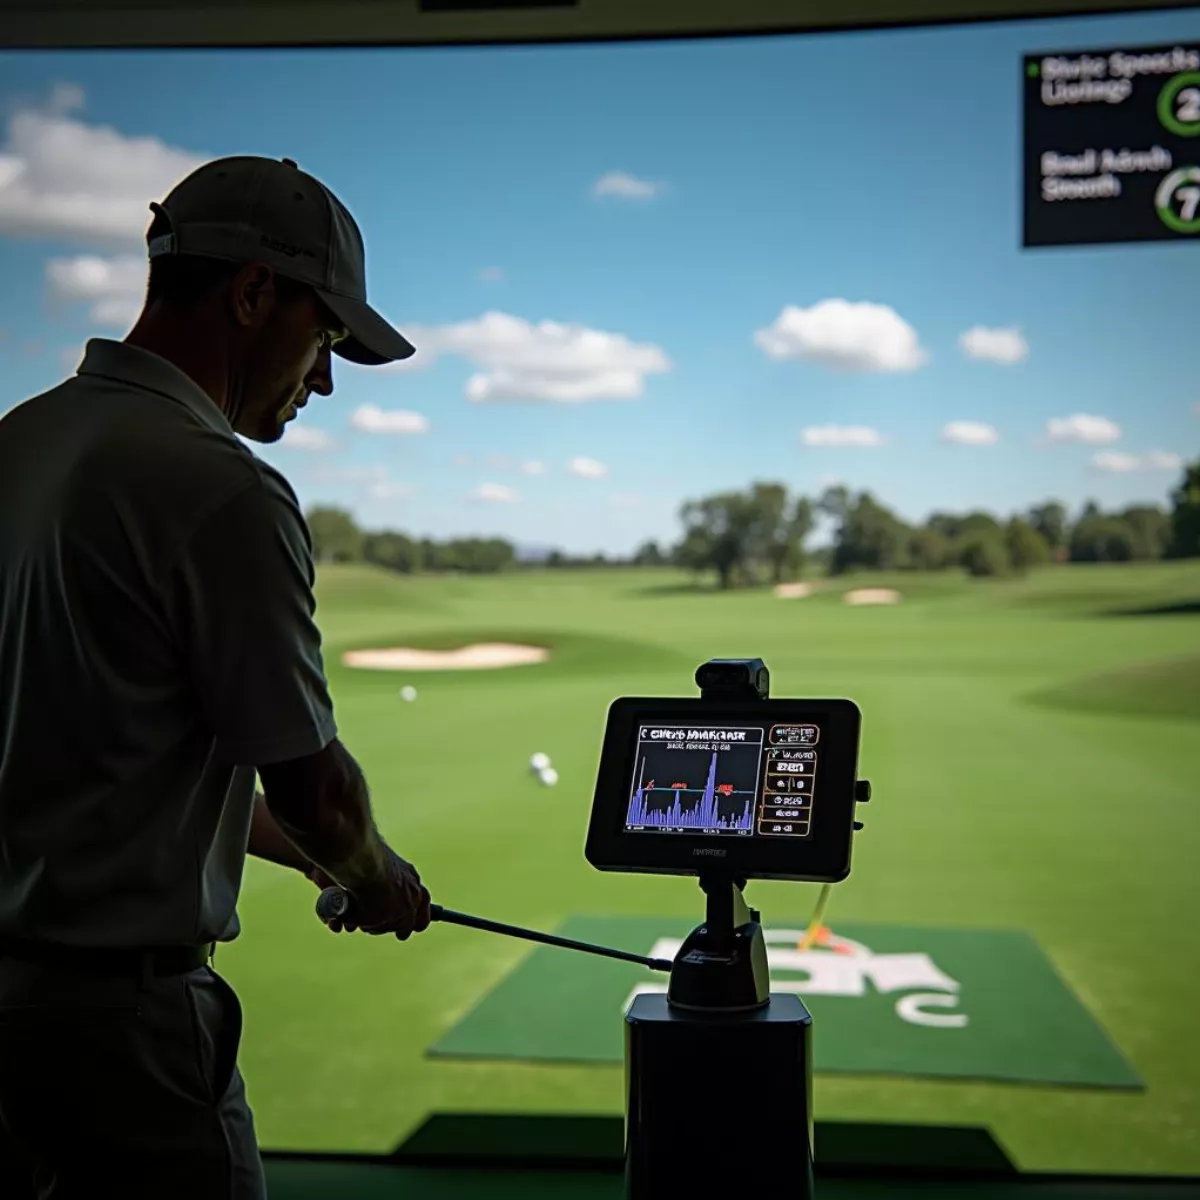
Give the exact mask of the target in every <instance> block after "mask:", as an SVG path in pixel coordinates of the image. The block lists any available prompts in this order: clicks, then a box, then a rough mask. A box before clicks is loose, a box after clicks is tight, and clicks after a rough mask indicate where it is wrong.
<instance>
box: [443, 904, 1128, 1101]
mask: <svg viewBox="0 0 1200 1200" xmlns="http://www.w3.org/2000/svg"><path fill="white" fill-rule="evenodd" d="M695 924H696V922H695V920H688V919H686V918H682V919H681V918H678V917H673V918H672V917H664V918H658V917H590V916H575V917H571V918H569V919H568V920H567V921H566V922H564V924H563V925H562V926H560V928H559V929H558V930H556V932H557V933H559V934H561V935H563V936H564V937H570V938H577V939H579V940H581V941H587V942H596V943H599V944H600V945H604V946H613V947H616V948H617V949H621V950H629V951H632V952H634V953H636V954H645V955H650V956H653V957H656V958H673V957H674V955H675V952H676V950H677V949H678V947H679V944H680V942H681V941H682V939H683V938H684V937H686V935H687V934H688V933H689V932H690V931H691V929H692V927H693V926H694V925H695ZM764 934H765V936H766V940H767V958H768V962H769V963H770V970H771V990H772V991H791V992H795V993H797V994H798V995H799V996H800V997H801V999H803V1001H804V1003H805V1004H806V1005H807V1007H808V1009H809V1011H810V1012H811V1013H812V1015H813V1022H814V1028H813V1054H814V1063H813V1065H814V1069H815V1070H817V1071H835V1072H836V1071H843V1072H858V1073H862V1074H873V1075H877V1074H886V1075H914V1076H935V1077H936V1076H941V1077H946V1078H958V1079H987V1080H997V1081H1007V1082H1021V1083H1042V1084H1058V1085H1065V1086H1076V1087H1097V1088H1140V1087H1142V1081H1141V1079H1140V1078H1139V1077H1138V1075H1137V1073H1136V1072H1135V1071H1134V1070H1133V1068H1132V1067H1131V1066H1130V1064H1129V1063H1128V1062H1126V1061H1125V1059H1124V1057H1123V1056H1122V1054H1121V1052H1120V1051H1119V1050H1118V1049H1117V1047H1116V1046H1115V1045H1114V1044H1113V1042H1112V1041H1111V1040H1110V1039H1109V1037H1108V1035H1107V1034H1106V1033H1105V1032H1104V1030H1103V1029H1101V1027H1100V1026H1099V1024H1098V1023H1097V1022H1096V1020H1095V1019H1094V1018H1093V1017H1092V1015H1091V1014H1090V1013H1089V1012H1088V1010H1087V1009H1086V1008H1084V1006H1083V1004H1082V1003H1081V1002H1080V1001H1079V999H1078V998H1077V997H1076V996H1075V994H1074V993H1073V992H1072V991H1071V990H1070V989H1069V988H1068V987H1067V985H1066V983H1065V982H1064V980H1063V979H1062V978H1061V977H1060V976H1059V974H1058V972H1057V971H1056V970H1055V969H1054V966H1053V965H1052V964H1051V962H1050V960H1049V959H1048V958H1047V957H1046V955H1045V954H1044V953H1043V952H1042V950H1041V948H1040V947H1039V946H1038V944H1037V943H1036V942H1035V941H1034V940H1033V939H1032V938H1031V937H1029V936H1028V935H1027V934H1025V933H1020V932H1015V931H1008V930H990V929H988V930H979V929H920V928H906V927H903V926H896V925H866V924H852V923H850V922H846V923H838V924H836V925H835V926H833V928H832V929H830V930H827V931H825V934H824V935H823V937H822V939H821V944H819V945H817V946H814V947H813V948H811V949H807V950H800V949H799V942H800V939H801V938H802V937H803V934H804V924H803V923H802V922H798V923H797V924H796V925H795V926H794V927H791V928H781V927H779V926H772V927H771V928H768V929H765V930H764ZM639 990H644V991H665V990H666V976H665V975H663V974H661V973H658V972H653V971H649V970H646V969H644V968H642V967H639V966H636V965H633V964H629V963H623V962H619V961H616V960H614V959H605V958H598V957H596V956H594V955H586V954H579V953H576V952H573V951H570V950H561V949H554V948H551V947H538V948H537V949H536V950H534V951H533V952H532V953H531V954H530V955H529V956H528V957H527V958H525V959H524V960H523V961H522V962H521V963H520V964H519V965H518V966H517V967H516V969H515V970H513V971H512V972H511V973H510V974H509V975H508V976H507V977H506V978H505V979H503V980H502V981H501V982H500V983H499V984H498V985H497V986H496V987H495V988H493V989H492V990H491V991H490V992H488V993H487V994H486V995H484V996H483V998H482V999H481V1000H480V1001H479V1002H478V1003H477V1004H476V1005H475V1007H474V1008H473V1009H471V1011H470V1012H468V1013H467V1014H466V1015H465V1016H464V1017H463V1018H462V1019H461V1020H460V1021H459V1022H458V1023H457V1024H455V1025H454V1026H453V1027H452V1028H451V1029H449V1030H448V1031H447V1032H446V1034H445V1035H444V1036H443V1037H442V1038H441V1039H440V1040H439V1041H438V1042H437V1043H435V1044H434V1045H433V1046H432V1047H430V1049H429V1054H431V1055H434V1056H440V1057H454V1058H489V1059H523V1060H532V1061H543V1062H560V1063H622V1062H624V1056H625V1044H624V1026H623V1021H622V1014H623V1013H624V1011H625V1009H626V1007H627V1006H628V1004H629V1002H630V1001H631V1000H632V999H633V997H634V995H636V994H637V992H638V991H639Z"/></svg>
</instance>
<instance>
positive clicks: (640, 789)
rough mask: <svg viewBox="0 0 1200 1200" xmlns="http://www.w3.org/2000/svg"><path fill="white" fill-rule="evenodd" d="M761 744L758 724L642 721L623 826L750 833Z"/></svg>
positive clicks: (666, 830) (644, 829) (680, 830)
mask: <svg viewBox="0 0 1200 1200" xmlns="http://www.w3.org/2000/svg"><path fill="white" fill-rule="evenodd" d="M762 749H763V731H762V729H761V728H753V727H748V728H723V729H670V728H663V727H658V726H645V727H643V728H642V729H641V731H640V733H639V738H638V752H637V756H636V760H635V767H634V777H633V781H632V787H631V795H630V798H629V808H628V811H627V814H626V819H625V827H626V829H628V830H631V831H646V832H662V833H691V834H696V833H723V834H735V835H736V834H741V835H743V836H745V835H749V834H752V833H753V832H754V824H755V807H756V804H757V798H758V782H759V772H760V766H761V761H762Z"/></svg>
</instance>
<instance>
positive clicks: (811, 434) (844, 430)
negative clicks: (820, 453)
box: [800, 425, 884, 446]
mask: <svg viewBox="0 0 1200 1200" xmlns="http://www.w3.org/2000/svg"><path fill="white" fill-rule="evenodd" d="M800 440H801V442H802V443H803V444H804V445H805V446H882V445H883V441H884V439H883V435H882V434H881V433H880V432H879V430H878V429H872V428H871V427H870V426H869V425H813V426H811V427H810V428H808V429H805V430H802V431H801V433H800Z"/></svg>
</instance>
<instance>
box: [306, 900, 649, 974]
mask: <svg viewBox="0 0 1200 1200" xmlns="http://www.w3.org/2000/svg"><path fill="white" fill-rule="evenodd" d="M352 906H353V901H352V899H351V896H350V893H349V892H347V891H346V890H345V889H344V888H340V887H331V888H326V889H325V890H324V891H323V892H322V893H321V894H320V895H319V896H318V897H317V916H318V917H320V918H321V920H322V921H325V922H329V921H337V920H342V919H344V918H345V917H346V916H347V915H348V914H349V913H350V910H351V908H352ZM430 916H431V917H432V919H433V920H434V921H444V922H446V923H447V924H450V925H465V926H467V927H468V928H469V929H482V930H483V931H484V932H485V933H499V934H503V935H504V936H505V937H515V938H523V939H524V940H525V941H527V942H541V943H543V944H544V945H547V946H559V947H561V948H562V949H564V950H580V951H582V952H583V953H585V954H598V955H601V956H602V957H604V958H618V959H620V960H621V961H622V962H631V963H638V964H639V965H640V966H643V967H649V968H650V969H651V970H652V971H668V972H669V971H670V970H671V963H670V961H669V960H668V959H665V958H647V957H645V956H644V955H641V954H629V953H627V952H626V951H624V950H612V949H610V948H609V947H607V946H594V945H592V944H591V943H590V942H577V941H574V940H573V939H571V938H563V937H556V936H555V935H554V934H552V933H539V932H538V931H537V930H536V929H522V928H521V927H520V926H519V925H505V924H503V923H501V922H500V921H489V920H487V919H486V918H484V917H472V916H470V915H469V914H467V913H460V912H455V911H454V910H453V909H451V908H443V907H442V906H441V905H440V904H433V905H430Z"/></svg>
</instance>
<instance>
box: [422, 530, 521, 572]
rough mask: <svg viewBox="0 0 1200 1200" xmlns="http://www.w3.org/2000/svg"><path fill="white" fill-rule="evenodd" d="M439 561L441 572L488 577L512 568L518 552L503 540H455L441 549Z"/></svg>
mask: <svg viewBox="0 0 1200 1200" xmlns="http://www.w3.org/2000/svg"><path fill="white" fill-rule="evenodd" d="M439 559H440V563H441V568H440V569H441V570H444V571H461V572H462V573H463V574H465V575H487V574H493V573H494V572H496V571H503V570H506V569H507V568H508V567H511V566H512V565H513V563H515V562H516V560H517V552H516V547H515V546H513V545H512V543H511V542H506V541H505V540H504V539H503V538H454V539H452V540H451V541H449V542H446V543H445V544H444V545H442V546H441V547H439Z"/></svg>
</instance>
